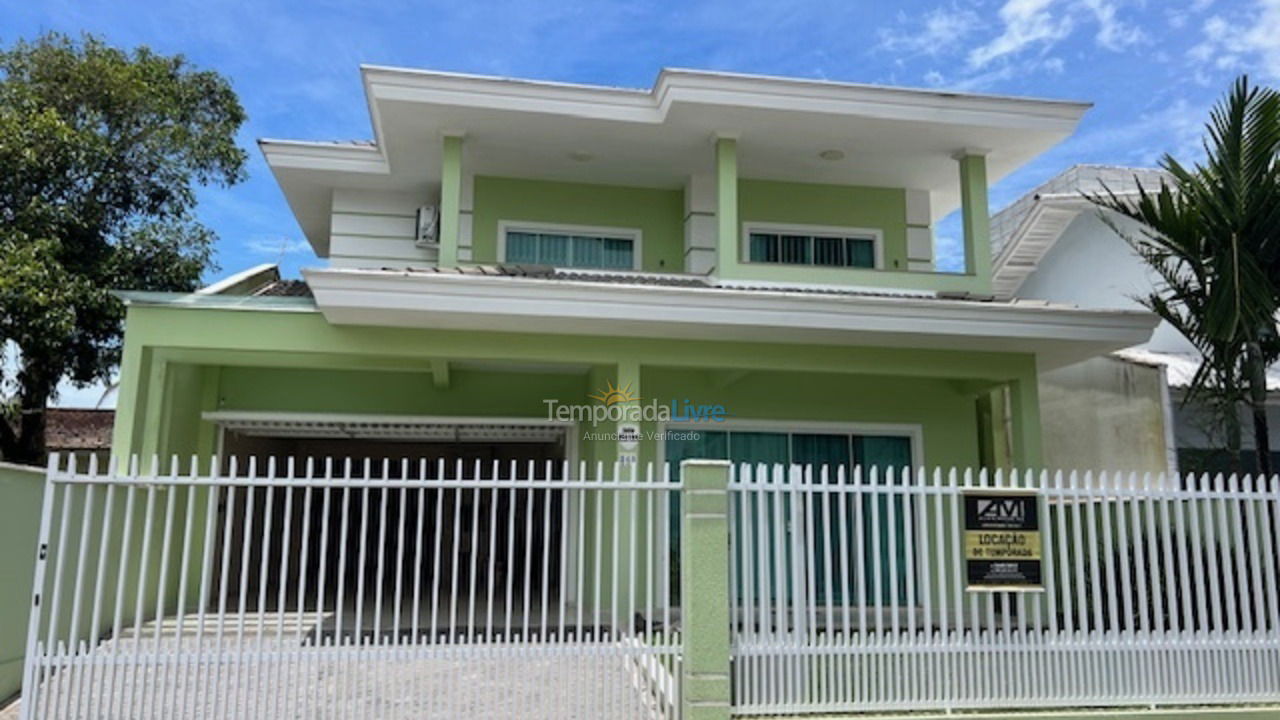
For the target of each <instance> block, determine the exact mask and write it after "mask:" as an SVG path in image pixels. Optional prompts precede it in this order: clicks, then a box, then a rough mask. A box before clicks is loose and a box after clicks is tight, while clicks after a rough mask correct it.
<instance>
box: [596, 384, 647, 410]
mask: <svg viewBox="0 0 1280 720" xmlns="http://www.w3.org/2000/svg"><path fill="white" fill-rule="evenodd" d="M587 397H589V398H591V399H592V400H598V401H600V402H602V403H604V404H605V405H617V404H618V403H626V402H639V401H640V398H639V397H638V396H636V395H633V394H631V384H630V383H628V384H627V386H626V387H616V386H615V385H614V384H613V382H612V381H608V380H606V381H605V389H604V390H603V391H597V392H594V393H592V394H590V395H588V396H587Z"/></svg>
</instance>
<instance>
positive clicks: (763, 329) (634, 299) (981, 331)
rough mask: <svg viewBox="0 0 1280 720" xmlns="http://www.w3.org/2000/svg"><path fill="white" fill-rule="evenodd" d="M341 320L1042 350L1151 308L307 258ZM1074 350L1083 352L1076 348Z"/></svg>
mask: <svg viewBox="0 0 1280 720" xmlns="http://www.w3.org/2000/svg"><path fill="white" fill-rule="evenodd" d="M303 274H304V276H305V277H306V279H307V283H308V285H310V287H311V290H312V293H313V294H314V295H315V299H316V305H317V307H318V309H319V310H320V311H321V312H322V313H324V315H325V316H326V318H328V319H329V320H330V322H334V323H337V324H360V325H395V326H405V327H415V326H416V327H437V328H453V329H477V330H499V331H509V332H559V333H570V334H590V335H624V336H626V335H629V336H648V337H672V338H680V337H697V338H704V339H722V340H754V341H765V342H816V343H827V344H866V345H877V344H882V345H894V346H904V347H910V346H919V347H930V346H932V347H959V346H964V347H967V348H971V349H981V348H991V349H999V350H1004V351H1022V352H1038V351H1041V350H1045V351H1047V350H1049V349H1050V348H1056V349H1057V350H1061V349H1062V347H1061V346H1062V344H1063V343H1067V344H1072V343H1079V344H1082V345H1088V346H1090V347H1089V348H1088V349H1087V350H1085V348H1080V350H1085V352H1084V357H1088V356H1089V355H1091V354H1097V353H1100V352H1106V351H1109V350H1113V349H1118V348H1121V347H1128V346H1132V345H1135V344H1140V343H1143V342H1146V341H1147V340H1148V339H1149V338H1150V336H1151V331H1152V330H1153V329H1154V328H1155V326H1156V323H1157V319H1156V318H1155V316H1154V315H1151V314H1149V313H1145V312H1136V311H1098V310H1076V309H1064V308H1056V307H1045V306H1023V305H1019V304H989V303H967V302H958V301H947V300H925V299H919V298H884V297H859V296H842V297H830V296H822V295H814V294H808V293H794V292H791V293H789V292H783V291H759V290H753V291H740V290H724V289H697V288H694V289H690V288H667V287H652V286H643V287H637V286H626V285H617V284H600V283H589V282H574V281H553V280H531V279H521V278H508V277H502V278H495V277H484V276H475V275H462V274H436V273H432V274H416V273H412V272H403V273H398V272H388V271H361V270H304V271H303ZM1072 354H1073V355H1074V356H1078V355H1079V353H1072Z"/></svg>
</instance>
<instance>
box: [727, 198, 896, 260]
mask: <svg viewBox="0 0 1280 720" xmlns="http://www.w3.org/2000/svg"><path fill="white" fill-rule="evenodd" d="M738 221H739V223H740V224H742V225H746V224H748V223H751V222H772V223H797V224H802V225H830V226H837V227H857V228H872V229H878V230H881V231H883V232H884V268H883V269H886V270H906V269H907V195H906V191H904V190H902V189H900V188H897V189H895V188H878V187H859V186H852V185H819V184H816V183H792V182H779V181H775V180H748V179H742V180H739V181H738ZM741 239H742V228H739V229H738V241H739V243H741ZM739 247H741V245H739Z"/></svg>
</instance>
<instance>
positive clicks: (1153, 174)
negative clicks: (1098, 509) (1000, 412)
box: [991, 165, 1280, 472]
mask: <svg viewBox="0 0 1280 720" xmlns="http://www.w3.org/2000/svg"><path fill="white" fill-rule="evenodd" d="M1162 178H1163V173H1162V171H1160V170H1155V169H1150V168H1126V167H1110V166H1098V165H1076V166H1073V167H1071V168H1069V169H1068V170H1066V171H1064V172H1062V173H1061V174H1059V175H1057V176H1055V177H1054V178H1052V179H1050V180H1048V181H1047V182H1045V183H1044V184H1042V185H1040V186H1039V187H1037V188H1035V189H1034V190H1032V191H1031V192H1029V193H1027V194H1026V195H1024V196H1023V197H1022V198H1020V199H1018V200H1017V201H1016V202H1014V203H1013V204H1011V205H1010V206H1009V207H1007V208H1005V209H1003V210H1001V211H1000V212H998V213H996V214H995V215H994V216H993V217H992V220H991V228H992V232H991V240H992V255H993V256H994V258H995V260H994V271H993V276H992V282H993V287H994V289H995V293H996V296H997V297H998V298H1001V299H1011V298H1017V299H1019V300H1022V301H1026V302H1031V301H1036V300H1042V301H1048V302H1053V303H1067V304H1071V305H1075V306H1078V307H1081V308H1096V309H1135V308H1140V307H1141V304H1140V303H1139V301H1138V298H1141V297H1144V296H1146V295H1148V294H1149V293H1150V292H1151V291H1152V289H1153V288H1154V287H1155V284H1156V282H1157V278H1156V277H1155V275H1154V274H1153V273H1152V272H1151V271H1150V269H1149V268H1148V267H1147V266H1146V264H1145V263H1144V262H1143V260H1142V259H1141V258H1140V257H1139V256H1138V255H1137V254H1136V253H1135V252H1134V251H1133V249H1132V248H1131V247H1130V246H1129V245H1128V243H1127V242H1126V241H1125V240H1124V239H1123V238H1122V237H1121V236H1120V235H1119V234H1117V233H1116V231H1115V229H1113V227H1112V224H1113V223H1114V224H1116V226H1117V227H1119V228H1121V229H1122V230H1124V231H1125V232H1128V233H1131V234H1132V235H1133V236H1135V237H1138V236H1140V235H1141V232H1142V231H1141V229H1140V228H1139V227H1138V226H1137V225H1136V224H1135V223H1133V222H1132V221H1130V220H1127V219H1125V218H1121V217H1119V216H1117V215H1115V214H1113V213H1107V215H1109V216H1110V217H1104V215H1103V211H1101V210H1099V209H1097V208H1096V207H1095V206H1094V205H1093V204H1092V203H1090V202H1089V201H1088V200H1087V199H1086V198H1085V195H1087V194H1093V193H1102V192H1104V189H1109V190H1111V191H1112V192H1115V193H1116V194H1118V195H1121V196H1136V193H1137V187H1138V183H1139V182H1140V183H1141V184H1142V186H1143V187H1145V188H1148V189H1158V188H1159V186H1160V182H1161V180H1162ZM1198 367H1199V353H1198V352H1197V351H1196V350H1195V348H1194V347H1193V346H1192V345H1191V344H1190V343H1189V342H1188V341H1187V340H1186V339H1185V338H1183V337H1182V335H1181V334H1179V333H1178V331H1177V330H1175V329H1174V328H1173V327H1171V326H1170V325H1169V324H1168V323H1164V322H1162V323H1160V325H1159V326H1158V327H1157V328H1156V330H1155V332H1154V333H1153V334H1152V336H1151V338H1150V340H1148V341H1147V342H1144V343H1143V344H1141V345H1138V346H1135V347H1133V348H1128V349H1125V350H1121V351H1117V352H1115V353H1112V354H1111V355H1110V356H1107V357H1100V358H1095V359H1092V360H1089V361H1087V362H1084V363H1080V364H1078V365H1074V366H1071V367H1067V368H1062V369H1058V370H1050V371H1048V372H1043V373H1041V376H1040V396H1041V415H1042V417H1043V418H1044V448H1045V449H1044V452H1045V460H1046V462H1047V463H1049V464H1050V465H1061V464H1064V463H1068V462H1070V461H1069V460H1068V459H1069V458H1076V459H1078V460H1077V462H1083V463H1084V464H1086V465H1094V464H1096V462H1097V461H1098V460H1099V459H1101V458H1111V459H1112V460H1113V462H1112V463H1110V464H1111V465H1113V466H1115V467H1118V468H1121V469H1128V470H1139V471H1158V470H1164V469H1175V468H1177V469H1181V470H1183V471H1187V472H1192V471H1202V470H1215V469H1216V470H1222V469H1226V462H1225V458H1224V457H1223V456H1224V453H1222V452H1221V448H1222V447H1223V441H1222V436H1221V433H1220V432H1218V431H1217V430H1216V429H1215V428H1214V427H1213V423H1212V421H1211V420H1210V419H1209V417H1208V416H1207V415H1206V413H1205V412H1204V411H1203V409H1202V408H1197V407H1196V406H1195V405H1194V404H1192V405H1187V404H1186V403H1184V399H1185V393H1186V389H1187V387H1188V386H1189V385H1190V382H1191V378H1192V377H1193V376H1194V375H1195V372H1196V369H1197V368H1198ZM1268 390H1269V391H1270V393H1271V396H1272V400H1271V402H1270V405H1269V416H1270V418H1271V446H1272V448H1273V455H1274V456H1275V457H1274V460H1273V462H1277V461H1280V368H1276V367H1273V368H1272V369H1271V371H1270V372H1269V374H1268ZM1241 422H1242V428H1243V430H1244V432H1243V438H1242V439H1243V446H1244V449H1245V452H1244V453H1243V455H1244V457H1243V461H1244V465H1245V467H1246V468H1252V467H1255V465H1254V460H1253V447H1254V443H1253V436H1252V419H1251V417H1250V416H1249V414H1248V411H1247V409H1246V408H1242V409H1241Z"/></svg>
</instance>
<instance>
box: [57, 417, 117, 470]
mask: <svg viewBox="0 0 1280 720" xmlns="http://www.w3.org/2000/svg"><path fill="white" fill-rule="evenodd" d="M115 415H116V413H115V411H114V410H108V409H100V408H49V409H47V410H45V414H44V424H45V429H44V446H45V450H46V451H47V452H50V453H61V454H63V455H66V454H68V453H76V454H77V455H78V456H80V457H81V458H82V462H88V458H89V457H90V456H96V457H97V458H98V461H99V462H102V463H105V462H106V461H107V460H108V458H110V457H111V428H112V425H113V424H114V422H115Z"/></svg>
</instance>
